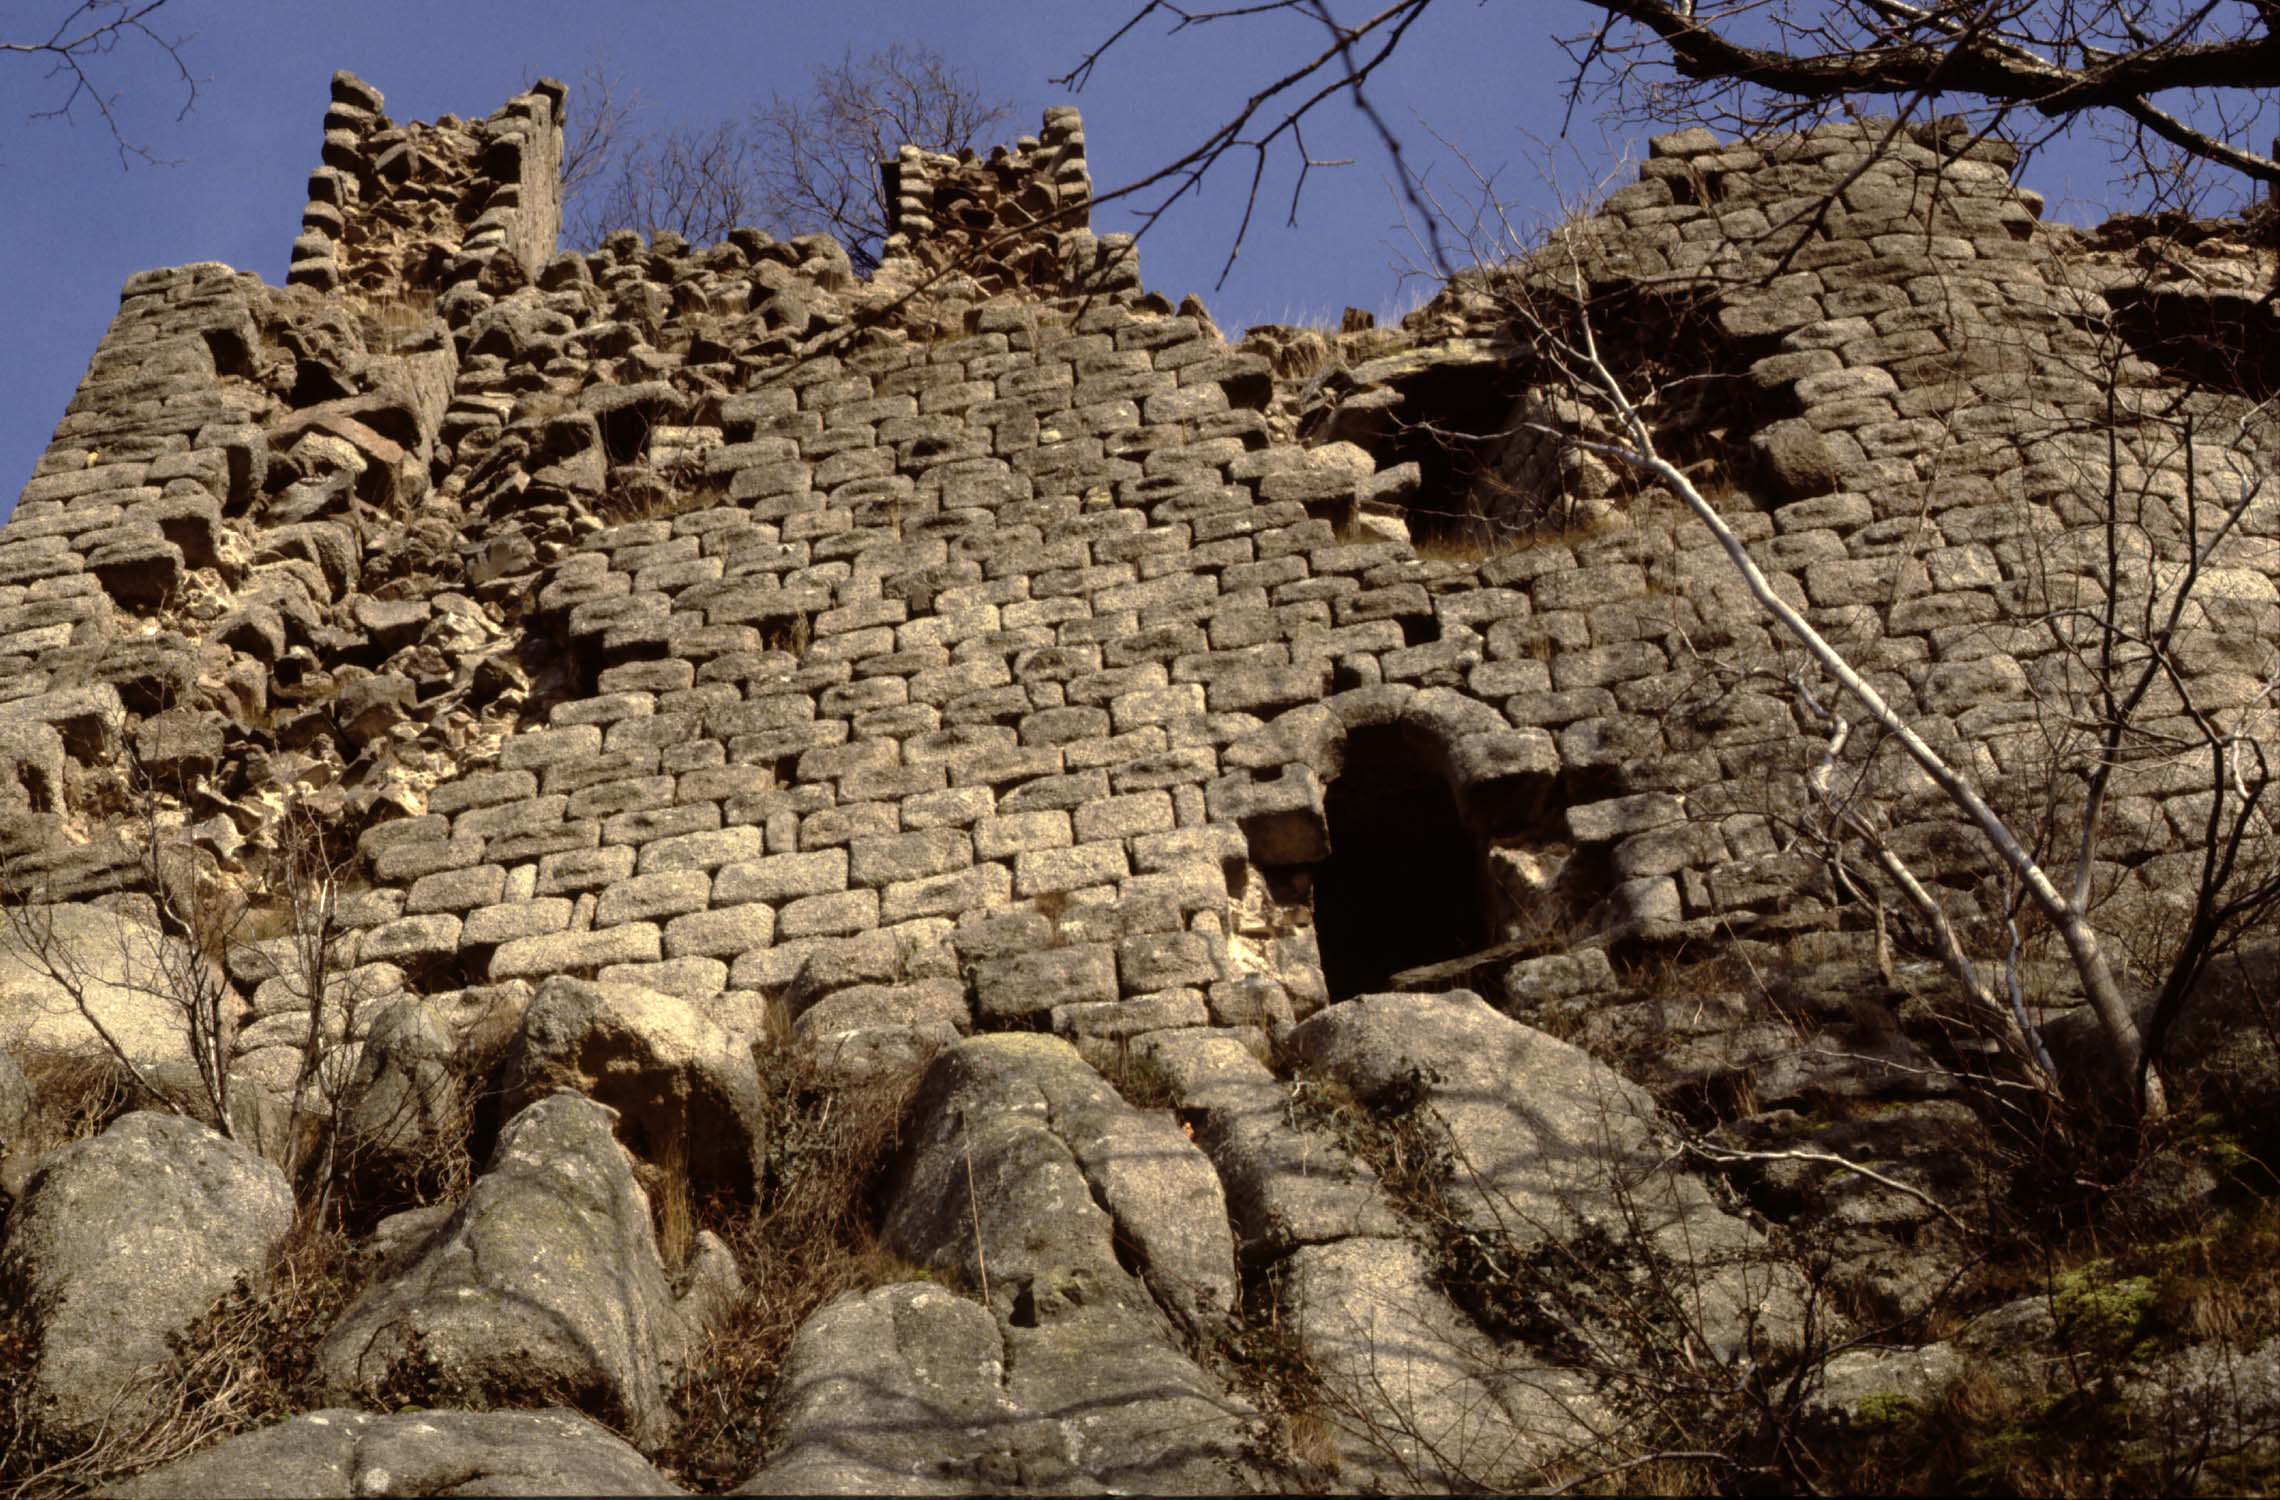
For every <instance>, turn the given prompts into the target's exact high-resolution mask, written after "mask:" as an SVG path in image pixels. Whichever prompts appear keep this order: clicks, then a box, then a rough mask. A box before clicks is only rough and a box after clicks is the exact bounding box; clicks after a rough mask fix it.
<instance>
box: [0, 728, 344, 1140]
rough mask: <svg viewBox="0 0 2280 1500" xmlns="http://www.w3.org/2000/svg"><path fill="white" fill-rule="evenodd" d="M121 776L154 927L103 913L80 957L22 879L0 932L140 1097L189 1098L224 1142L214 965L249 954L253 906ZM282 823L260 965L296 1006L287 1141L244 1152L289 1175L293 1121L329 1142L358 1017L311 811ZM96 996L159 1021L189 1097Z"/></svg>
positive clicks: (227, 1047)
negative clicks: (147, 1058)
mask: <svg viewBox="0 0 2280 1500" xmlns="http://www.w3.org/2000/svg"><path fill="white" fill-rule="evenodd" d="M128 770H129V786H130V795H131V796H132V797H133V799H134V811H133V813H132V815H131V818H130V820H129V822H128V824H127V827H126V829H125V830H124V832H125V835H126V837H127V838H128V839H129V840H130V841H131V843H132V845H133V848H134V852H135V856H136V861H135V868H136V874H137V877H138V881H137V883H138V885H139V886H140V887H141V890H142V893H143V894H144V895H145V896H147V897H148V899H149V903H150V904H149V909H148V913H147V914H148V915H149V916H150V917H151V918H153V919H154V920H153V921H145V920H142V918H140V917H138V916H134V915H129V914H127V913H125V912H118V913H104V914H103V915H104V916H105V917H106V918H107V919H108V921H109V926H110V932H111V936H110V938H109V940H108V943H107V944H104V945H101V946H100V947H99V948H98V949H96V950H90V949H89V948H88V947H87V946H86V945H85V944H84V943H83V942H80V941H76V940H74V938H73V937H72V936H70V935H67V934H66V933H64V932H62V931H60V930H59V929H58V926H57V912H58V910H59V906H58V905H57V904H56V903H55V901H54V900H53V899H52V897H51V896H50V894H49V892H48V891H46V890H45V889H44V888H43V887H42V885H41V883H40V880H39V877H37V876H36V875H32V876H27V877H23V878H11V879H10V880H9V882H8V883H7V885H6V887H5V888H0V932H4V933H5V935H6V937H7V939H8V942H9V946H10V947H11V948H13V949H14V950H15V952H16V954H17V955H18V956H19V957H20V959H21V960H22V961H23V962H24V963H25V964H27V965H28V966H29V967H30V968H31V970H32V972H33V973H35V974H37V975H39V976H41V977H43V978H45V979H46V980H47V981H48V982H49V983H50V984H52V985H53V986H54V987H55V989H56V990H57V991H59V992H60V993H61V995H62V997H63V999H64V1001H65V1002H66V1003H67V1004H68V1005H69V1007H70V1009H71V1011H72V1013H74V1014H75V1015H77V1016H78V1018H79V1019H80V1020H81V1021H82V1022H83V1023H85V1025H86V1026H87V1027H88V1028H89V1029H90V1030H91V1031H93V1032H94V1034H95V1038H96V1040H97V1041H98V1042H99V1043H100V1044H101V1046H102V1048H103V1049H104V1051H106V1052H107V1053H108V1054H109V1055H110V1057H111V1058H112V1060H113V1061H115V1062H117V1063H118V1064H119V1066H121V1067H122V1068H124V1069H125V1070H126V1072H127V1074H128V1076H130V1077H131V1078H133V1080H134V1081H135V1084H136V1086H137V1088H138V1089H139V1090H140V1091H141V1092H142V1094H143V1095H144V1097H145V1098H146V1099H148V1100H151V1101H153V1102H157V1103H162V1104H165V1105H167V1106H169V1107H175V1108H180V1107H182V1105H183V1104H184V1103H185V1102H189V1103H190V1104H191V1105H192V1107H193V1108H194V1109H195V1112H197V1113H199V1114H202V1115H209V1116H211V1117H212V1120H213V1122H214V1128H215V1129H217V1130H219V1131H220V1132H221V1133H222V1134H223V1135H225V1136H228V1137H230V1138H231V1139H233V1140H234V1139H237V1138H238V1135H239V1132H240V1128H241V1125H242V1124H243V1123H244V1122H243V1121H242V1120H241V1118H240V1113H241V1112H240V1111H238V1110H236V1109H235V1108H234V1107H233V1095H234V1093H235V1083H236V1079H235V1077H234V1075H233V1074H232V1071H231V1063H232V1061H233V1053H234V1051H235V1047H236V1041H237V1027H238V1020H239V1010H240V1005H241V1000H240V997H239V994H238V991H237V988H236V986H235V985H234V984H232V983H231V980H230V976H229V973H228V969H227V963H228V962H229V961H230V960H231V958H232V956H233V955H242V954H243V952H244V951H245V950H247V949H250V948H252V947H253V945H254V944H255V943H256V942H257V941H258V936H257V929H258V927H259V925H260V924H259V923H258V922H257V920H256V913H255V909H254V908H253V907H252V906H251V905H249V904H248V902H247V901H246V900H245V898H244V896H243V894H242V893H241V892H240V891H239V890H238V889H237V888H236V886H235V885H234V884H233V883H232V882H230V881H228V880H225V879H224V878H222V876H221V874H220V872H219V871H217V870H216V869H215V868H214V867H213V865H212V863H211V860H210V857H209V856H208V855H207V854H206V853H205V851H203V850H201V849H198V848H197V847H195V846H194V845H192V844H191V843H189V842H188V841H187V840H185V839H183V838H182V837H181V835H180V830H179V828H178V826H177V825H176V823H175V820H174V819H172V818H170V817H169V816H168V811H167V806H166V804H167V802H168V800H169V799H167V798H166V796H165V794H164V793H163V792H162V791H161V790H160V789H159V788H158V786H157V785H156V784H155V783H154V781H153V780H152V778H151V777H149V776H148V775H147V774H145V773H144V772H143V771H142V770H141V769H140V768H139V766H136V765H134V764H132V763H130V765H129V767H128ZM283 824H284V826H283V828H282V837H281V840H280V848H279V849H278V852H277V854H276V856H275V863H274V868H273V869H272V870H271V871H270V875H271V884H270V889H271V891H272V892H273V894H274V897H275V898H276V899H277V900H278V901H280V902H282V903H283V906H284V909H285V910H284V916H285V920H286V924H287V927H286V931H285V933H284V934H283V935H284V936H285V937H287V938H289V939H290V941H289V942H288V943H286V944H284V945H283V946H284V947H285V948H286V949H287V950H288V951H287V953H286V956H285V957H284V958H283V960H282V961H280V962H277V963H275V964H273V965H272V967H274V969H275V970H276V972H277V974H278V976H279V977H280V978H282V979H284V980H285V982H286V983H287V985H288V986H289V987H290V988H291V989H292V990H293V991H294V992H295V993H296V994H297V995H300V996H305V997H308V1013H307V1026H306V1029H305V1033H304V1035H303V1037H302V1038H301V1040H300V1042H299V1052H300V1055H299V1058H298V1065H297V1068H296V1072H295V1076H294V1079H293V1083H292V1085H291V1087H290V1089H289V1091H288V1093H287V1096H286V1098H285V1101H284V1102H285V1104H286V1107H287V1110H286V1113H287V1121H288V1129H289V1130H291V1131H292V1132H293V1135H292V1136H291V1137H289V1138H288V1139H287V1140H284V1141H266V1140H264V1141H260V1142H257V1143H256V1144H257V1145H259V1147H260V1148H261V1149H262V1150H263V1151H265V1152H268V1153H272V1154H274V1155H276V1156H278V1157H279V1158H280V1159H281V1160H283V1161H284V1162H285V1164H286V1165H287V1166H288V1167H289V1168H297V1167H298V1165H299V1164H300V1157H301V1155H302V1153H303V1152H304V1150H305V1148H306V1146H307V1144H308V1141H306V1140H304V1139H303V1136H304V1134H305V1132H303V1130H302V1129H301V1127H302V1125H303V1124H304V1122H305V1123H307V1124H309V1125H311V1126H314V1127H316V1129H315V1130H314V1131H313V1132H308V1133H306V1134H313V1135H314V1136H316V1137H319V1138H323V1139H328V1140H329V1138H330V1137H331V1136H332V1135H334V1134H337V1129H338V1122H339V1119H340V1116H341V1114H342V1112H343V1109H344V1107H345V1100H346V1095H347V1089H348V1079H349V1075H350V1073H351V1072H352V1071H353V1068H354V1062H355V1059H354V1052H355V1047H356V1044H357V1042H358V1041H359V1040H360V1038H361V1034H362V1033H361V1027H362V1025H364V1024H366V1023H368V1022H369V1019H370V1018H369V1016H366V1015H364V1014H362V1012H363V1010H364V1009H365V1007H364V1005H363V1003H362V1002H363V999H364V997H363V996H362V994H361V993H360V991H359V989H358V986H357V984H356V982H355V980H354V978H353V976H348V975H346V974H345V972H344V971H345V969H346V965H345V964H343V963H342V961H341V958H342V950H341V946H340V939H341V935H342V928H341V925H340V921H339V915H338V911H337V893H338V885H339V862H338V861H337V860H336V859H334V858H333V857H331V856H330V855H329V854H328V852H327V849H326V844H325V840H324V838H323V834H322V830H321V829H320V828H319V827H318V825H317V822H316V820H315V818H314V817H313V816H312V815H311V814H309V813H308V812H306V811H305V810H303V809H300V808H298V807H294V808H289V809H288V810H287V812H286V814H285V817H284V820H283ZM112 973H115V974H116V975H117V978H116V980H115V981H114V980H111V979H110V978H109V975H110V974H112ZM107 990H109V991H116V992H118V993H120V994H123V995H124V996H125V997H126V998H128V999H130V1000H132V1001H137V1002H141V1003H143V1004H146V1005H148V1006H150V1007H151V1009H152V1010H153V1011H154V1012H156V1013H158V1014H161V1015H164V1016H166V1017H167V1018H168V1024H169V1025H170V1027H172V1028H173V1035H172V1036H171V1037H170V1038H169V1040H170V1041H179V1042H180V1043H181V1044H182V1046H183V1048H184V1050H185V1051H186V1052H187V1053H188V1056H189V1061H190V1063H191V1066H192V1069H193V1071H194V1072H195V1075H196V1093H195V1098H194V1099H193V1100H191V1101H183V1100H181V1099H180V1098H178V1096H177V1090H176V1089H174V1088H172V1087H170V1086H169V1084H168V1081H167V1080H165V1079H163V1078H161V1077H159V1076H157V1074H156V1073H154V1071H153V1070H152V1069H151V1068H149V1067H147V1066H145V1065H144V1063H143V1062H142V1061H141V1060H139V1058H138V1056H137V1050H136V1047H135V1045H134V1043H133V1041H132V1040H131V1039H129V1038H126V1037H122V1036H121V1035H119V1034H118V1033H117V1032H116V1031H114V1030H113V1029H112V1026H111V1025H110V1024H109V1022H108V1021H107V1020H106V1018H105V1016H104V1014H103V1011H104V1008H105V1006H104V1004H103V1003H102V1002H104V1000H105V993H106V991H107Z"/></svg>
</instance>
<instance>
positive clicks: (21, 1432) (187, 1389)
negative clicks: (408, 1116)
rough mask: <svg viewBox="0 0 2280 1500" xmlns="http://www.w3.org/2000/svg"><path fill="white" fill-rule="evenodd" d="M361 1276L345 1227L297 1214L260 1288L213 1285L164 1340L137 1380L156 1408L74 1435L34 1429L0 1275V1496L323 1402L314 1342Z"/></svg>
mask: <svg viewBox="0 0 2280 1500" xmlns="http://www.w3.org/2000/svg"><path fill="white" fill-rule="evenodd" d="M363 1278H364V1271H363V1267H362V1266H361V1265H360V1263H359V1262H358V1260H357V1257H356V1255H355V1252H354V1249H353V1247H352V1246H351V1244H350V1241H349V1239H348V1237H347V1236H346V1235H345V1234H342V1233H341V1232H340V1231H338V1230H337V1229H328V1228H325V1227H323V1226H322V1225H321V1224H319V1223H318V1221H317V1220H316V1218H315V1216H313V1215H309V1214H303V1215H302V1216H301V1217H300V1218H299V1219H298V1220H297V1221H296V1223H295V1224H294V1226H293V1228H292V1230H291V1231H290V1232H289V1233H288V1234H287V1235H286V1237H285V1239H284V1240H283V1241H282V1242H280V1244H279V1245H278V1247H277V1249H276V1251H275V1252H274V1254H273V1255H272V1256H271V1258H270V1264H269V1271H268V1277H267V1280H266V1283H265V1286H264V1289H263V1290H262V1291H260V1292H258V1293H257V1292H255V1291H253V1290H251V1289H249V1288H248V1287H246V1286H245V1285H244V1284H242V1283H241V1284H240V1285H239V1286H237V1287H236V1288H235V1289H233V1290H232V1291H230V1292H229V1293H227V1294H226V1295H224V1296H223V1297H222V1298H221V1299H220V1300H219V1301H217V1302H216V1303H215V1304H214V1306H213V1308H212V1309H211V1310H210V1311H208V1312H207V1314H206V1315H205V1316H204V1317H203V1318H201V1319H199V1320H198V1321H197V1322H196V1323H194V1324H192V1325H191V1326H190V1327H189V1328H188V1329H186V1330H184V1331H183V1333H182V1334H181V1335H180V1336H179V1337H177V1338H176V1339H175V1340H174V1341H173V1348H174V1359H173V1362H172V1364H171V1366H170V1367H167V1368H164V1369H154V1370H152V1371H150V1372H149V1373H148V1379H147V1383H146V1384H143V1385H139V1386H138V1387H137V1388H136V1389H137V1391H138V1392H139V1391H146V1390H147V1391H153V1392H156V1393H158V1395H159V1397H160V1399H159V1402H158V1405H157V1413H156V1415H155V1416H153V1417H151V1418H149V1419H148V1420H145V1421H141V1422H138V1423H136V1424H133V1425H130V1426H122V1427H120V1428H118V1429H117V1430H114V1431H110V1432H106V1433H104V1434H103V1435H102V1436H100V1437H99V1438H96V1439H94V1440H92V1441H87V1442H81V1443H59V1442H57V1441H55V1440H53V1439H49V1438H43V1437H42V1436H41V1435H40V1434H39V1433H38V1432H37V1431H36V1429H35V1426H34V1419H35V1416H36V1410H35V1403H34V1396H33V1390H32V1385H31V1381H30V1378H29V1377H30V1373H31V1369H32V1365H33V1361H34V1359H35V1357H36V1355H37V1353H38V1349H37V1341H36V1339H35V1338H34V1327H33V1323H32V1318H31V1314H30V1312H29V1310H28V1309H27V1308H26V1306H25V1299H24V1298H23V1297H22V1296H21V1295H20V1291H21V1288H20V1287H17V1286H13V1285H9V1286H4V1287H0V1497H6V1500H47V1497H51V1496H52V1497H61V1496H70V1495H80V1494H85V1493H87V1492H88V1491H89V1490H92V1489H95V1488H97V1487H98V1486H101V1485H105V1484H109V1483H115V1482H117V1481H118V1480H121V1479H124V1478H127V1477H129V1476H131V1475H134V1474H137V1473H140V1472H142V1471H143V1470H145V1469H151V1468H155V1467H157V1466H159V1465H161V1464H166V1463H171V1462H173V1461H174V1460H176V1459H179V1458H183V1457H186V1456H188V1455H189V1454H191V1453H194V1452H197V1451H198V1450H199V1449H202V1448H205V1447H208V1446H210V1445H211V1444H213V1443H216V1442H219V1441H221V1440H222V1439H224V1438H227V1437H230V1436H232V1435H234V1434H237V1433H241V1432H249V1431H251V1430H253V1429H255V1428H257V1427H264V1426H268V1425H269V1424H271V1423H274V1422H280V1421H283V1420H284V1419H285V1418H287V1417H290V1416H292V1415H294V1414H295V1413H297V1412H301V1411H306V1410H310V1409H312V1408H314V1407H316V1406H319V1405H322V1404H323V1402H322V1400H321V1399H320V1394H319V1392H318V1391H317V1390H316V1388H315V1370H316V1348H317V1343H318V1341H319V1340H320V1339H322V1338H323V1336H324V1334H325V1332H326V1330H327V1329H329V1328H331V1327H332V1325H333V1324H334V1323H335V1322H336V1321H337V1320H338V1319H339V1317H340V1314H341V1313H342V1312H343V1311H344V1310H345V1309H346V1308H347V1306H348V1303H349V1301H350V1299H352V1298H353V1297H354V1296H355V1295H356V1293H357V1291H358V1290H359V1289H360V1287H361V1285H362V1282H363Z"/></svg>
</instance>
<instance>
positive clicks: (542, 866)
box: [538, 845, 634, 896]
mask: <svg viewBox="0 0 2280 1500" xmlns="http://www.w3.org/2000/svg"><path fill="white" fill-rule="evenodd" d="M633 861H634V852H633V851H632V850H631V849H628V848H625V847H623V846H622V845H607V846H604V847H602V848H599V849H572V850H567V851H565V852H563V853H560V854H549V855H547V856H545V857H544V858H543V859H541V860H539V862H538V894H539V895H541V896H562V895H572V894H575V893H577V892H579V891H598V890H602V889H605V888H606V887H608V886H610V885H613V884H615V883H616V882H618V881H620V880H623V879H625V878H626V877H627V876H629V875H631V874H632V873H633Z"/></svg>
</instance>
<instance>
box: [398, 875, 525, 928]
mask: <svg viewBox="0 0 2280 1500" xmlns="http://www.w3.org/2000/svg"><path fill="white" fill-rule="evenodd" d="M506 884H507V872H506V869H505V868H504V867H503V866H500V865H470V866H468V867H467V868H466V869H463V870H439V871H437V872H436V873H435V874H433V875H423V876H421V877H420V878H419V879H418V880H416V881H414V882H413V883H412V888H411V890H410V891H409V892H408V893H406V895H405V897H404V911H405V913H406V914H407V915H409V916H419V915H421V914H422V913H425V912H438V911H453V912H460V911H466V910H467V909H469V908H470V907H476V906H489V905H491V904H492V903H494V902H496V901H497V900H498V899H499V895H500V893H501V892H502V891H504V890H505V889H506Z"/></svg>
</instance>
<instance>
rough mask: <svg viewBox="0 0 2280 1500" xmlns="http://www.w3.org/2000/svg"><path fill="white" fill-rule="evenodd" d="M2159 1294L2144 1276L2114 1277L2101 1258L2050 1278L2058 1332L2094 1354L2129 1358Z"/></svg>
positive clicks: (2136, 1348)
mask: <svg viewBox="0 0 2280 1500" xmlns="http://www.w3.org/2000/svg"><path fill="white" fill-rule="evenodd" d="M2156 1297H2157V1293H2156V1292H2155V1289H2154V1284H2153V1279H2152V1278H2151V1277H2148V1276H2117V1275H2115V1274H2114V1268H2113V1266H2112V1265H2111V1264H2110V1263H2109V1262H2107V1261H2103V1260H2094V1261H2089V1262H2087V1263H2085V1264H2083V1265H2080V1266H2076V1267H2074V1268H2073V1269H2071V1270H2065V1271H2061V1272H2059V1273H2058V1274H2057V1275H2056V1276H2054V1277H2052V1278H2051V1296H2050V1305H2051V1306H2050V1310H2051V1316H2052V1317H2053V1318H2054V1319H2055V1320H2056V1321H2057V1323H2058V1327H2059V1330H2060V1332H2061V1334H2062V1336H2063V1337H2064V1338H2065V1339H2066V1340H2068V1341H2070V1342H2071V1343H2072V1345H2073V1347H2075V1348H2077V1349H2080V1350H2082V1351H2083V1352H2084V1353H2085V1354H2087V1355H2090V1356H2092V1357H2093V1358H2096V1359H2100V1360H2104V1361H2113V1362H2120V1361H2124V1360H2127V1359H2130V1358H2132V1357H2133V1356H2134V1355H2135V1354H2136V1353H2137V1352H2138V1351H2139V1347H2140V1345H2141V1344H2142V1343H2143V1341H2144V1340H2145V1338H2146V1336H2147V1335H2148V1333H2149V1332H2150V1327H2149V1324H2150V1320H2151V1314H2152V1312H2153V1308H2154V1302H2155V1300H2156Z"/></svg>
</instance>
